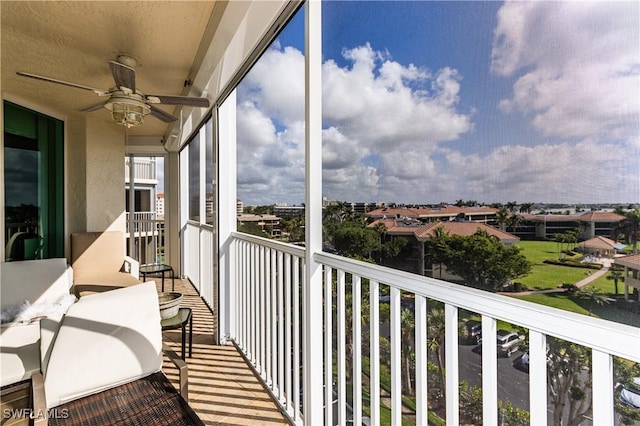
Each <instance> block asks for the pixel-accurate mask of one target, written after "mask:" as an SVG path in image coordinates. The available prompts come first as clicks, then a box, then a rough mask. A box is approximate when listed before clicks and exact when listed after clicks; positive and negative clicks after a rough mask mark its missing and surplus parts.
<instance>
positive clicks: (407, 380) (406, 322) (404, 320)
mask: <svg viewBox="0 0 640 426" xmlns="http://www.w3.org/2000/svg"><path fill="white" fill-rule="evenodd" d="M400 322H401V324H402V325H401V329H402V332H401V334H402V337H401V342H402V357H403V358H404V359H403V364H404V374H403V376H404V380H403V382H404V386H403V387H404V389H403V390H404V392H405V393H406V394H407V395H413V394H414V392H413V386H412V384H411V377H412V374H411V373H412V370H413V368H412V367H413V363H412V361H414V360H415V350H414V346H413V345H412V342H413V336H414V331H415V326H416V322H415V319H414V317H413V311H412V310H411V309H402V312H401V313H400Z"/></svg>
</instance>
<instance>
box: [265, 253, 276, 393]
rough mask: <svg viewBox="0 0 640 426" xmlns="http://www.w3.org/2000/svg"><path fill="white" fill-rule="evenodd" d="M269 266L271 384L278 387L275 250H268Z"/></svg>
mask: <svg viewBox="0 0 640 426" xmlns="http://www.w3.org/2000/svg"><path fill="white" fill-rule="evenodd" d="M269 268H270V269H271V275H270V276H271V279H270V282H271V289H270V291H269V294H270V295H271V298H270V301H269V303H268V304H267V306H269V308H270V309H271V324H269V333H271V350H270V351H269V354H270V356H271V386H272V387H273V388H274V389H277V388H278V387H279V383H278V293H277V283H276V280H277V276H278V275H277V270H276V250H269Z"/></svg>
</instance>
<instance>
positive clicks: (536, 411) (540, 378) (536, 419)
mask: <svg viewBox="0 0 640 426" xmlns="http://www.w3.org/2000/svg"><path fill="white" fill-rule="evenodd" d="M482 326H483V327H484V324H483V325H482ZM482 334H483V335H484V328H483V329H482ZM483 340H484V336H483ZM548 393H549V391H548V389H547V339H546V336H545V335H544V334H542V333H540V332H538V331H535V330H531V329H530V330H529V411H530V412H531V424H542V423H546V421H547V394H548Z"/></svg>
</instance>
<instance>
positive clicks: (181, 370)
mask: <svg viewBox="0 0 640 426" xmlns="http://www.w3.org/2000/svg"><path fill="white" fill-rule="evenodd" d="M162 352H164V354H165V355H166V356H168V357H169V360H170V361H171V362H172V363H173V365H175V366H176V368H177V369H178V380H179V389H178V392H180V395H182V398H184V400H185V401H186V402H187V403H189V366H188V365H187V363H186V362H185V361H184V360H183V359H182V358H180V357H179V356H178V354H177V353H175V352H174V351H173V349H171V348H170V347H169V346H167V345H166V344H164V343H163V344H162Z"/></svg>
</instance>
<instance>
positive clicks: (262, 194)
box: [238, 1, 640, 204]
mask: <svg viewBox="0 0 640 426" xmlns="http://www.w3.org/2000/svg"><path fill="white" fill-rule="evenodd" d="M639 13H640V11H639V6H638V2H606V1H605V2H523V1H520V2H514V3H502V2H496V1H489V2H483V1H476V2H462V1H450V2H434V1H413V2H390V1H375V2H360V1H329V2H325V3H323V62H324V65H323V111H324V113H323V127H324V134H323V164H324V170H325V172H324V176H323V192H324V194H325V196H327V197H329V198H333V199H339V200H349V201H387V202H397V203H438V202H442V201H445V202H454V201H455V200H457V199H469V200H471V199H473V200H478V201H481V202H487V203H490V202H508V201H517V202H567V203H595V202H613V203H632V202H634V203H635V202H640V172H639V167H640V161H639V160H640V142H639V137H638V133H639V131H640V129H639V122H640V96H638V93H640V47H639V46H640V43H639V40H640V38H639V30H638V28H639V27H640V25H639V22H638V21H639V19H638V16H639ZM303 18H304V17H303V14H302V13H300V14H298V16H296V17H295V18H294V19H293V20H292V22H291V23H290V24H289V25H288V26H287V28H286V29H285V30H284V31H283V33H282V34H281V35H280V37H279V39H278V40H277V42H276V43H275V44H274V45H273V46H272V47H271V48H270V49H269V50H268V51H267V52H266V54H265V55H264V56H263V58H262V59H261V60H260V61H259V62H258V64H256V66H255V67H254V69H253V70H252V71H251V72H250V74H249V75H248V76H247V77H246V78H245V80H244V81H243V83H242V84H241V86H240V88H239V96H238V108H239V114H238V116H239V122H238V135H239V145H240V146H239V152H238V159H239V166H238V171H239V178H238V179H239V186H238V194H239V197H240V198H241V199H242V200H243V201H244V202H245V203H246V204H272V203H277V202H286V203H289V204H297V203H301V202H302V201H303V199H304V168H303V160H304V139H303V137H304V114H303V113H304V98H303V96H304V56H303V55H304V52H303V37H304V19H303Z"/></svg>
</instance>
